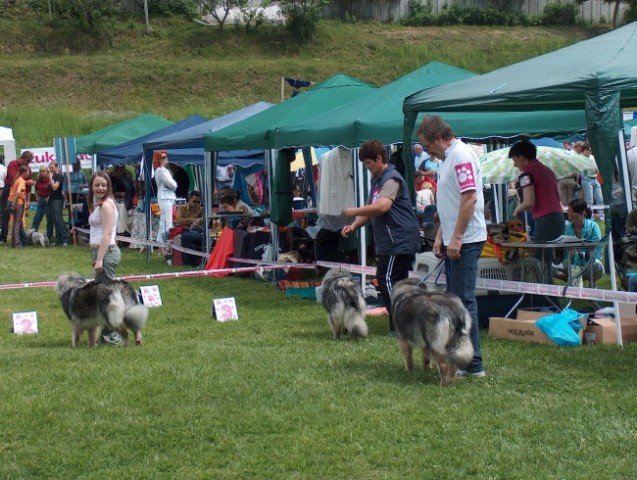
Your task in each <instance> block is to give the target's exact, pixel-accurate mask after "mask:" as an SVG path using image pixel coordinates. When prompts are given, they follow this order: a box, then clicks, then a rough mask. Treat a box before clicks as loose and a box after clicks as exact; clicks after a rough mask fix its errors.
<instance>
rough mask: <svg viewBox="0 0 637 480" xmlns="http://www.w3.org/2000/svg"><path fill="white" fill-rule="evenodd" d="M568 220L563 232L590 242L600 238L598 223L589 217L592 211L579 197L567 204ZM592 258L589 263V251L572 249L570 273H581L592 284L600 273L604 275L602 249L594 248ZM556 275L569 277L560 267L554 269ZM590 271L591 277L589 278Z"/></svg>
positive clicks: (599, 276) (598, 277)
mask: <svg viewBox="0 0 637 480" xmlns="http://www.w3.org/2000/svg"><path fill="white" fill-rule="evenodd" d="M567 216H568V222H566V227H565V228H564V234H565V235H569V236H575V237H577V238H579V239H581V240H588V241H591V242H599V241H600V240H601V239H602V234H601V230H600V228H599V225H598V224H597V223H596V222H595V221H594V220H592V219H591V216H592V211H591V209H590V208H589V207H588V205H587V204H586V202H585V201H584V200H582V199H580V198H576V199H575V200H571V202H570V203H569V204H568V212H567ZM592 253H593V256H594V260H592V264H591V265H589V262H590V256H591V251H590V250H585V251H577V250H576V251H574V252H573V253H571V275H570V276H573V274H575V275H577V274H579V273H581V274H582V279H583V280H589V281H591V285H594V284H595V282H596V281H597V280H599V279H600V278H601V277H602V275H604V264H603V263H602V261H601V257H602V253H603V252H602V249H601V248H599V247H598V248H596V249H595V250H594V251H593V252H592ZM556 270H557V272H556V275H555V276H556V277H558V278H562V279H563V280H566V279H567V278H569V275H568V272H566V271H564V268H562V269H556ZM591 273H592V279H591Z"/></svg>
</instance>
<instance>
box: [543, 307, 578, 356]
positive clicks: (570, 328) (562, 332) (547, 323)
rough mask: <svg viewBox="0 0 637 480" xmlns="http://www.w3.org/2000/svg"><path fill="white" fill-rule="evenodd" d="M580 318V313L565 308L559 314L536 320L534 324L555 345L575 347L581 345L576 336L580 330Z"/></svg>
mask: <svg viewBox="0 0 637 480" xmlns="http://www.w3.org/2000/svg"><path fill="white" fill-rule="evenodd" d="M581 316H582V314H581V313H579V312H576V311H575V310H572V309H570V308H566V309H564V310H562V311H561V312H559V313H554V314H552V315H547V316H546V317H542V318H538V319H537V320H536V321H535V324H536V325H537V327H538V328H539V329H540V330H542V331H543V332H544V333H545V334H546V336H547V337H549V338H550V339H551V340H553V341H554V342H555V343H556V344H558V345H560V346H563V347H576V346H578V345H581V344H582V339H581V338H580V336H579V335H578V334H577V332H579V331H580V330H581V328H582V325H581V324H580V323H579V319H580V317H581Z"/></svg>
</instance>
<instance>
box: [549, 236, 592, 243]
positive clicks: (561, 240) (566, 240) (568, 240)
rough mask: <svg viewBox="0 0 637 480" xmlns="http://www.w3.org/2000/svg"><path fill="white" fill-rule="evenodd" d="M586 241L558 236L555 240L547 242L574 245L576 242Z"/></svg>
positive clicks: (573, 237)
mask: <svg viewBox="0 0 637 480" xmlns="http://www.w3.org/2000/svg"><path fill="white" fill-rule="evenodd" d="M586 241H587V240H584V239H581V238H577V237H576V236H574V235H560V236H559V237H557V238H556V239H555V240H549V241H548V242H549V243H576V242H586Z"/></svg>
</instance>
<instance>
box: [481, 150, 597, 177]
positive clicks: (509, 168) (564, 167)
mask: <svg viewBox="0 0 637 480" xmlns="http://www.w3.org/2000/svg"><path fill="white" fill-rule="evenodd" d="M537 158H538V159H539V160H540V162H542V163H543V164H544V165H546V166H547V167H549V168H550V169H551V170H553V173H555V176H556V177H557V178H562V177H567V176H569V175H572V174H574V173H576V174H582V175H595V174H596V173H597V165H596V164H595V160H594V159H592V158H588V157H585V156H584V155H580V154H579V153H577V152H574V151H572V150H564V149H561V148H553V147H537ZM480 165H481V168H482V181H483V182H484V183H510V182H514V181H515V180H517V178H518V176H519V175H520V171H519V170H518V169H517V168H515V166H514V165H513V160H511V159H510V158H509V147H507V148H500V149H498V150H493V151H492V152H489V153H487V154H485V155H482V157H480Z"/></svg>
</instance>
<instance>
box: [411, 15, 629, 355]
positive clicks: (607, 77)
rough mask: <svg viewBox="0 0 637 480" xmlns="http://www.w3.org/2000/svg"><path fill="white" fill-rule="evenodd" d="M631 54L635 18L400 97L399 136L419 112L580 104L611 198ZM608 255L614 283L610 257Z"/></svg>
mask: <svg viewBox="0 0 637 480" xmlns="http://www.w3.org/2000/svg"><path fill="white" fill-rule="evenodd" d="M635 59H637V22H633V23H630V24H628V25H625V26H623V27H621V28H618V29H616V30H613V31H611V32H609V33H606V34H603V35H600V36H597V37H594V38H591V39H588V40H584V41H581V42H578V43H576V44H574V45H571V46H569V47H565V48H562V49H560V50H557V51H555V52H551V53H548V54H546V55H542V56H539V57H536V58H532V59H530V60H526V61H524V62H520V63H517V64H514V65H510V66H508V67H504V68H500V69H498V70H494V71H493V72H490V73H487V74H485V75H481V76H479V77H475V78H471V79H468V80H462V81H460V82H455V83H453V84H449V85H444V86H441V87H435V88H432V89H429V90H424V91H422V92H419V93H416V94H414V95H411V96H410V97H407V98H406V99H405V103H404V105H403V111H404V113H405V119H404V129H403V138H404V139H405V140H408V139H410V138H411V136H412V134H413V130H414V126H415V123H416V119H417V115H418V114H419V113H422V112H427V113H439V112H510V111H528V112H538V111H541V112H546V111H554V110H579V111H584V112H585V115H586V126H587V133H588V138H589V141H590V143H591V146H592V148H593V153H594V154H595V158H596V160H597V165H598V167H599V169H600V171H601V173H602V176H603V179H604V185H603V191H604V198H605V199H606V200H607V201H608V200H609V199H610V197H611V188H612V181H613V173H614V172H613V170H614V165H615V158H616V156H618V153H619V145H620V142H619V141H618V137H619V132H620V130H622V129H623V122H622V113H621V109H622V108H628V107H635V106H636V105H637V61H636V60H635ZM504 121H505V120H503V122H504ZM452 127H453V125H452ZM500 129H502V130H504V129H506V125H505V124H504V123H502V125H500V126H498V128H497V129H494V131H493V132H492V134H497V133H498V131H499V130H500ZM538 133H540V132H538ZM624 173H625V172H624ZM624 178H626V177H624ZM625 183H626V182H625ZM625 191H627V189H625ZM608 217H609V216H607V220H606V222H607V223H606V227H607V231H609V230H610V220H609V218H608ZM609 254H610V255H612V248H609ZM610 260H611V262H610V264H611V284H612V288H613V289H614V290H615V289H616V278H615V275H614V265H613V261H612V256H611V258H610ZM615 311H616V313H617V302H615ZM616 318H617V343H618V344H619V345H621V343H622V339H621V324H620V319H619V316H618V315H616Z"/></svg>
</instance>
